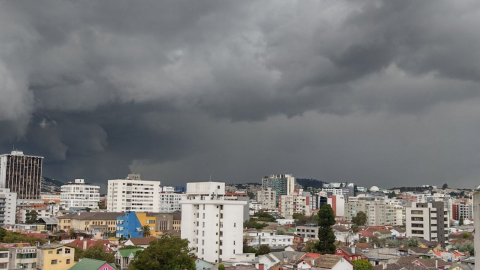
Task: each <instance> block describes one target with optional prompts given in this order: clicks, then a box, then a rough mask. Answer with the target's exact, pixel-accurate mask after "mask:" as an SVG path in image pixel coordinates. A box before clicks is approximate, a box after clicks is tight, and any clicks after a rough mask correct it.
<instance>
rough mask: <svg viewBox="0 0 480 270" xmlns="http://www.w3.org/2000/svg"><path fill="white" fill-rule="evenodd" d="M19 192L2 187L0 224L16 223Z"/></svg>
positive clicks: (0, 191) (0, 189) (0, 193)
mask: <svg viewBox="0 0 480 270" xmlns="http://www.w3.org/2000/svg"><path fill="white" fill-rule="evenodd" d="M16 210H17V193H15V192H10V189H8V188H0V225H6V224H15V214H16Z"/></svg>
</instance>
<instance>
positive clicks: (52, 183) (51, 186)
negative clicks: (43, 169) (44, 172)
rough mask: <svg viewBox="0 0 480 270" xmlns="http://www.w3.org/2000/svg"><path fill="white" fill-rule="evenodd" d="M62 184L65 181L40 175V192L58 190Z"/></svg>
mask: <svg viewBox="0 0 480 270" xmlns="http://www.w3.org/2000/svg"><path fill="white" fill-rule="evenodd" d="M62 185H65V183H63V182H60V181H57V180H54V179H51V178H48V177H45V176H44V177H42V192H60V189H61V187H62Z"/></svg>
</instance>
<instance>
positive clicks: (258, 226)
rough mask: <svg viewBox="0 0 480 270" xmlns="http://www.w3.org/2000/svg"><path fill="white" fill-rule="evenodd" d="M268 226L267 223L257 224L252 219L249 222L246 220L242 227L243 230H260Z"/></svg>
mask: <svg viewBox="0 0 480 270" xmlns="http://www.w3.org/2000/svg"><path fill="white" fill-rule="evenodd" d="M267 226H268V224H267V223H260V222H257V220H256V219H254V218H251V219H249V220H246V221H245V222H244V223H243V227H244V228H253V229H257V230H261V229H263V228H265V227H267Z"/></svg>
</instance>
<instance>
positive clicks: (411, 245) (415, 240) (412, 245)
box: [407, 238, 420, 247]
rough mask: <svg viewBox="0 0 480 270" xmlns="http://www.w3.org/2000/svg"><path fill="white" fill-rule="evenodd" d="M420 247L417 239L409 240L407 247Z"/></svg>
mask: <svg viewBox="0 0 480 270" xmlns="http://www.w3.org/2000/svg"><path fill="white" fill-rule="evenodd" d="M419 245H420V242H419V241H418V239H416V238H409V239H408V240H407V246H409V247H418V246H419Z"/></svg>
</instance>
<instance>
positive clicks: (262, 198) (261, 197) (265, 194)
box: [257, 187, 277, 209]
mask: <svg viewBox="0 0 480 270" xmlns="http://www.w3.org/2000/svg"><path fill="white" fill-rule="evenodd" d="M257 202H258V203H259V204H260V209H276V208H277V207H276V205H277V192H276V191H275V190H273V189H272V188H271V187H269V188H266V189H263V190H259V191H258V192H257Z"/></svg>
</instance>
